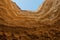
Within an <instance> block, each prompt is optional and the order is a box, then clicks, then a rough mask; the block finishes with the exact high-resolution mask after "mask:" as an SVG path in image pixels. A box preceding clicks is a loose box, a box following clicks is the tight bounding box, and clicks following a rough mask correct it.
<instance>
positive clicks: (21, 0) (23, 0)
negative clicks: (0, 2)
mask: <svg viewBox="0 0 60 40" xmlns="http://www.w3.org/2000/svg"><path fill="white" fill-rule="evenodd" d="M13 1H14V2H16V4H17V5H18V6H19V7H20V8H21V9H22V10H31V11H35V10H37V9H38V7H39V6H40V5H41V4H42V3H43V2H44V0H13Z"/></svg>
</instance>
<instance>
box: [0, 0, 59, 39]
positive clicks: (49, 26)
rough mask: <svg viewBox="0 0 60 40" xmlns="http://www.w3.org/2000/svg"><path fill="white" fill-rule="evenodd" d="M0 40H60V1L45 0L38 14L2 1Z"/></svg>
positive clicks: (8, 1) (9, 0)
mask: <svg viewBox="0 0 60 40" xmlns="http://www.w3.org/2000/svg"><path fill="white" fill-rule="evenodd" d="M0 40H60V0H45V2H44V3H43V5H42V6H41V7H40V8H39V9H38V10H37V11H36V12H31V11H28V10H22V9H20V8H19V7H18V6H17V5H16V3H14V2H12V1H11V0H0Z"/></svg>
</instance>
